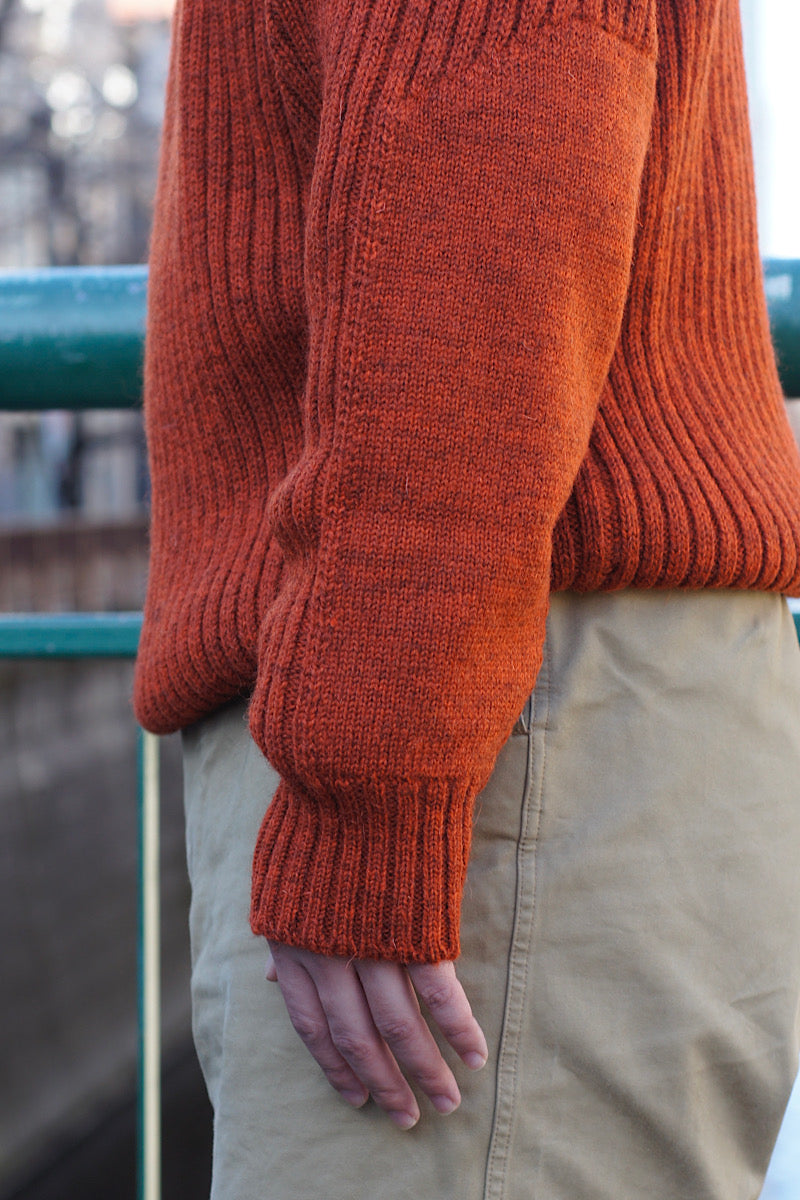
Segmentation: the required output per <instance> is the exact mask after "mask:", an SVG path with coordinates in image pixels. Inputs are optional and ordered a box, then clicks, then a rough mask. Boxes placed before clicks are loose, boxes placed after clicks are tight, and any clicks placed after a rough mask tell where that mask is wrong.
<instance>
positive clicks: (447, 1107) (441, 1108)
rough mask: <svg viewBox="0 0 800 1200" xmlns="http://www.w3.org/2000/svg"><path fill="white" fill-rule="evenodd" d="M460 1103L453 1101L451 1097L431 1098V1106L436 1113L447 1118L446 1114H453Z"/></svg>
mask: <svg viewBox="0 0 800 1200" xmlns="http://www.w3.org/2000/svg"><path fill="white" fill-rule="evenodd" d="M459 1103H460V1101H458V1100H454V1099H453V1097H452V1096H431V1104H432V1105H433V1107H434V1108H435V1109H436V1111H437V1112H440V1113H443V1114H444V1115H445V1116H447V1114H448V1113H451V1112H455V1111H456V1109H457V1108H458V1105H459Z"/></svg>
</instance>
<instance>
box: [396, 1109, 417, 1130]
mask: <svg viewBox="0 0 800 1200" xmlns="http://www.w3.org/2000/svg"><path fill="white" fill-rule="evenodd" d="M389 1116H390V1117H391V1119H392V1120H393V1121H394V1123H395V1125H399V1127H400V1128H401V1129H413V1128H414V1126H415V1125H416V1123H417V1121H418V1120H419V1117H415V1116H414V1114H413V1113H409V1112H390V1113H389Z"/></svg>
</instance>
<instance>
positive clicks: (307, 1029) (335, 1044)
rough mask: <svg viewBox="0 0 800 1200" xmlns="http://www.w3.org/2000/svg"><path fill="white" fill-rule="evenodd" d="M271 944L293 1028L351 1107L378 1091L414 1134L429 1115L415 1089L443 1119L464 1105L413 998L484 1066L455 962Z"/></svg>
mask: <svg viewBox="0 0 800 1200" xmlns="http://www.w3.org/2000/svg"><path fill="white" fill-rule="evenodd" d="M270 945H271V949H272V960H271V963H270V964H269V965H268V968H267V977H268V978H270V977H273V975H274V976H275V977H277V980H278V984H279V986H280V988H281V991H282V994H283V997H284V1000H285V1002H286V1006H287V1009H288V1012H289V1016H290V1019H291V1021H292V1024H293V1025H294V1028H295V1029H296V1030H297V1032H298V1034H299V1035H300V1037H301V1038H302V1040H303V1042H304V1043H305V1045H306V1046H307V1048H308V1050H309V1051H310V1052H311V1054H312V1055H313V1057H314V1058H315V1059H316V1061H317V1062H318V1063H319V1065H320V1067H321V1068H322V1070H323V1072H324V1073H325V1076H326V1078H327V1079H328V1081H329V1082H330V1083H331V1085H332V1086H333V1087H334V1088H335V1089H336V1090H337V1091H338V1092H339V1093H340V1094H341V1095H342V1096H343V1097H344V1099H346V1100H348V1101H349V1103H351V1104H361V1103H363V1102H364V1100H365V1099H366V1097H367V1094H368V1093H371V1095H372V1097H373V1099H374V1100H375V1102H376V1103H377V1104H378V1105H379V1106H380V1107H381V1108H383V1109H384V1110H385V1111H386V1112H387V1113H388V1115H389V1116H390V1118H391V1119H392V1120H393V1121H394V1122H395V1124H397V1125H398V1126H399V1127H400V1128H402V1129H410V1128H411V1127H412V1126H413V1125H414V1124H416V1122H417V1121H418V1120H419V1116H420V1112H419V1105H418V1103H417V1100H416V1098H415V1095H414V1092H413V1091H412V1090H411V1087H410V1086H409V1081H410V1083H412V1084H415V1085H416V1086H417V1087H418V1088H419V1089H420V1090H421V1091H422V1092H423V1093H424V1094H425V1095H426V1096H427V1097H428V1098H429V1099H430V1101H431V1103H432V1104H433V1106H434V1108H436V1110H437V1111H438V1112H440V1113H451V1112H453V1111H454V1110H455V1109H456V1108H457V1107H458V1105H459V1104H460V1102H461V1095H460V1092H459V1090H458V1085H457V1083H456V1080H455V1077H454V1076H453V1073H452V1071H451V1070H450V1068H449V1066H448V1065H447V1063H446V1062H445V1060H444V1058H443V1057H442V1054H441V1052H440V1050H439V1047H438V1046H437V1044H436V1041H435V1039H434V1037H433V1035H432V1033H431V1031H430V1028H429V1027H428V1024H427V1021H426V1020H425V1018H424V1017H423V1015H422V1013H421V1011H420V1006H419V1003H418V1001H417V996H416V994H415V991H414V986H416V988H417V991H418V992H419V995H420V997H421V998H422V1000H423V1001H424V1003H425V1004H426V1006H427V1008H428V1010H429V1012H430V1014H431V1017H432V1019H433V1020H434V1021H435V1022H436V1024H437V1025H438V1026H439V1028H440V1029H441V1031H442V1033H443V1035H444V1037H445V1038H446V1039H447V1041H448V1042H449V1043H450V1044H451V1045H452V1046H453V1047H454V1049H455V1050H456V1051H457V1052H458V1053H459V1054H460V1055H461V1057H462V1059H463V1060H464V1062H465V1063H466V1064H467V1065H468V1066H471V1067H473V1068H477V1067H479V1066H483V1064H484V1063H485V1061H486V1057H487V1049H486V1040H485V1038H484V1036H483V1033H482V1031H481V1029H480V1026H479V1025H478V1023H477V1021H476V1020H475V1018H474V1016H473V1015H472V1012H471V1009H470V1006H469V1002H468V1001H467V998H466V995H465V994H464V990H463V988H462V987H461V984H460V983H459V981H458V979H457V978H456V973H455V968H454V967H453V964H452V963H439V964H435V965H428V966H414V967H410V968H406V967H405V966H402V965H401V964H399V963H391V962H378V961H371V960H370V961H367V960H355V961H348V960H346V959H343V958H330V957H326V956H322V955H318V954H314V953H312V952H311V951H308V950H303V949H300V948H298V947H289V946H282V945H280V944H277V943H271V944H270ZM412 980H413V983H414V986H412Z"/></svg>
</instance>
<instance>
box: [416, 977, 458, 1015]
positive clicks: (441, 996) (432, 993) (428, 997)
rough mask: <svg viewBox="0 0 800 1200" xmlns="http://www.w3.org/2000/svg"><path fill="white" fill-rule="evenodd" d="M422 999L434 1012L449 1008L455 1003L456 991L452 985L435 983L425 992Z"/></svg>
mask: <svg viewBox="0 0 800 1200" xmlns="http://www.w3.org/2000/svg"><path fill="white" fill-rule="evenodd" d="M422 998H423V1000H424V1001H425V1003H426V1004H427V1006H428V1008H430V1009H431V1010H432V1011H434V1010H438V1009H443V1008H449V1007H450V1006H451V1005H452V1004H453V1003H454V1001H455V989H454V988H453V986H452V984H450V983H433V984H431V985H430V987H427V988H426V989H425V990H424V992H423V993H422Z"/></svg>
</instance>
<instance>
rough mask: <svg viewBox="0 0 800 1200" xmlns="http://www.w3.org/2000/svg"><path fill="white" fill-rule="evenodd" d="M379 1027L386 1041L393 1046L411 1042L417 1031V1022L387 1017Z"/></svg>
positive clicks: (380, 1022) (381, 1021)
mask: <svg viewBox="0 0 800 1200" xmlns="http://www.w3.org/2000/svg"><path fill="white" fill-rule="evenodd" d="M377 1025H378V1030H379V1032H380V1034H381V1036H382V1037H383V1039H384V1041H386V1042H388V1043H389V1045H391V1046H394V1045H397V1044H403V1043H404V1042H410V1041H411V1040H412V1038H413V1037H414V1035H415V1033H416V1031H417V1027H416V1024H415V1022H414V1021H413V1020H411V1019H410V1018H409V1017H386V1018H384V1019H383V1020H379V1021H378V1022H377Z"/></svg>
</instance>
